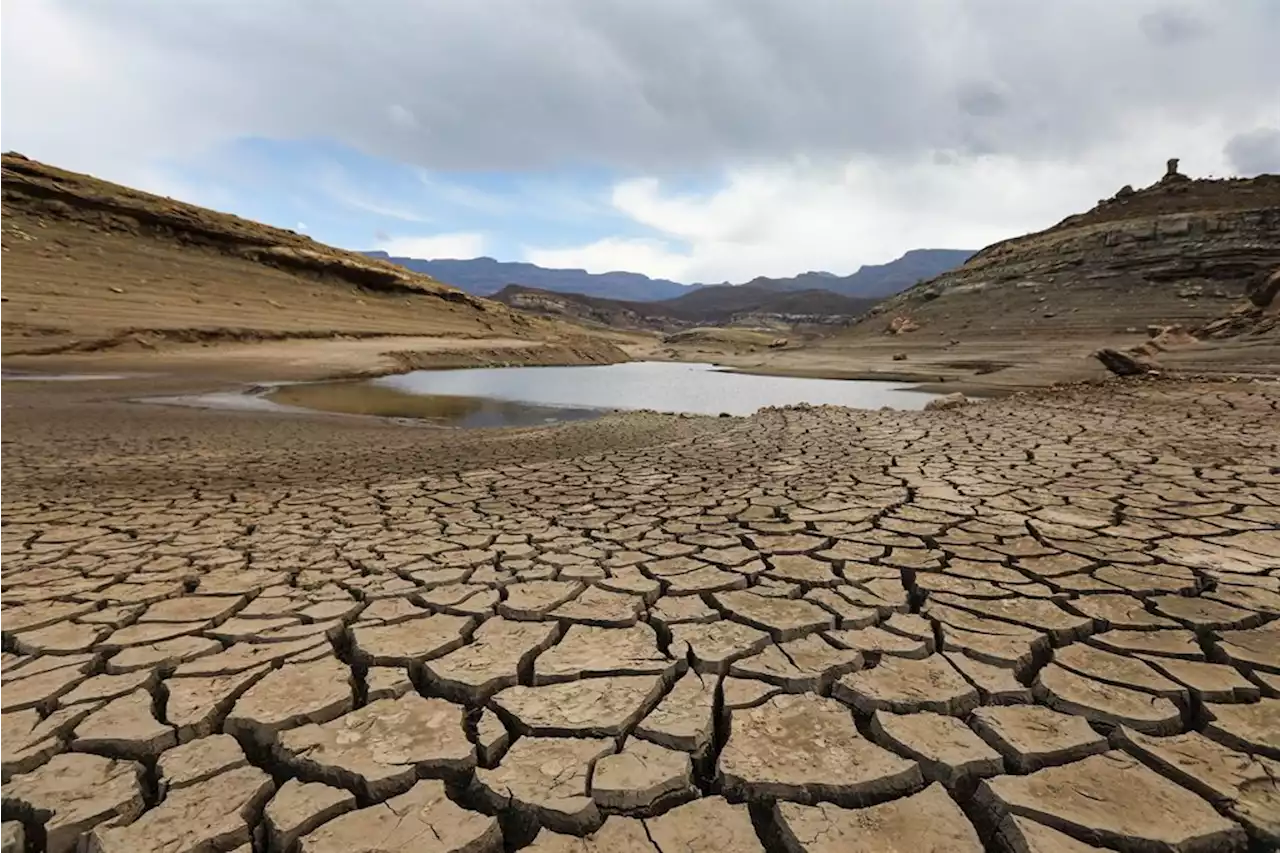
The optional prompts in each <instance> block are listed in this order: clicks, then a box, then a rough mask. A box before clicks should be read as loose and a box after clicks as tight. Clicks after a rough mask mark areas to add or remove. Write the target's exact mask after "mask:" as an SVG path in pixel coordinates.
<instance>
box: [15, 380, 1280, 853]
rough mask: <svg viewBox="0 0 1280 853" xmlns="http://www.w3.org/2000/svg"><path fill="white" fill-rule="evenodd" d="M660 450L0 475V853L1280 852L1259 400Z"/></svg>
mask: <svg viewBox="0 0 1280 853" xmlns="http://www.w3.org/2000/svg"><path fill="white" fill-rule="evenodd" d="M150 417H162V416H161V415H156V414H151V415H150ZM206 417H209V418H216V417H217V416H216V415H207V416H206ZM648 417H652V416H648ZM623 422H625V419H623ZM671 422H672V423H677V422H676V420H675V419H672V421H671ZM678 423H679V424H680V426H679V429H678V430H673V431H663V430H661V429H654V430H652V431H650V432H648V433H645V435H647V436H648V439H647V440H641V438H637V437H636V436H635V435H632V436H631V438H630V439H628V440H627V441H626V442H623V443H622V445H621V446H618V447H614V448H612V449H610V448H609V447H607V446H606V445H607V443H604V442H600V441H598V440H595V439H593V440H592V441H591V442H588V443H586V444H585V445H580V444H575V436H579V435H595V434H596V433H594V432H592V431H593V430H595V431H599V430H600V429H602V427H601V426H600V425H599V424H595V425H586V426H566V427H558V428H554V429H552V430H541V431H533V432H527V433H511V434H508V433H494V434H492V435H491V436H489V437H480V438H477V437H476V436H475V435H468V434H462V433H449V432H437V431H429V432H428V431H423V430H421V429H416V430H412V431H410V428H407V427H403V426H396V425H389V426H387V428H386V430H387V432H386V435H388V436H393V437H394V436H404V440H405V441H412V442H415V443H422V442H430V443H432V444H433V446H434V448H435V450H434V452H435V454H436V455H434V456H432V455H416V456H415V455H408V456H406V457H405V458H404V460H403V461H402V462H401V464H400V465H399V466H398V467H397V466H396V465H395V463H394V460H382V462H381V467H379V468H376V469H372V470H369V471H367V472H361V471H352V470H345V469H343V470H339V469H335V470H333V471H332V472H331V474H330V475H322V474H321V473H319V472H318V471H316V470H311V473H310V474H309V475H306V476H304V474H305V472H296V473H295V474H291V475H289V476H272V473H271V468H270V465H268V464H267V463H268V462H270V460H271V458H272V457H273V455H274V457H275V459H276V464H277V465H278V466H280V468H281V470H286V469H288V468H289V466H290V465H291V464H293V462H295V461H296V459H297V457H296V449H295V448H294V447H293V446H292V445H289V446H286V445H287V443H288V442H291V441H293V440H294V439H293V438H290V437H287V436H286V437H285V438H266V439H264V443H263V444H261V445H260V446H258V447H256V448H254V450H253V453H254V454H255V460H256V461H254V462H253V463H252V464H243V465H238V466H237V471H236V473H235V476H234V477H232V476H231V475H230V474H227V475H226V478H222V479H220V476H221V475H219V474H218V473H217V471H216V470H214V471H212V472H206V474H205V475H200V474H198V473H197V472H196V471H194V469H191V468H188V467H183V466H182V465H174V466H170V465H169V462H170V461H172V460H171V459H170V457H167V456H166V455H165V454H164V453H162V452H160V451H157V452H156V453H154V454H152V455H149V456H148V455H139V456H136V457H134V458H131V459H129V460H128V465H129V466H130V468H129V476H124V475H123V473H122V470H121V468H120V467H119V466H120V465H121V464H123V463H122V462H120V461H119V460H117V459H115V458H114V457H113V456H112V455H111V452H110V445H108V444H103V445H102V446H101V447H95V448H85V447H80V448H57V449H48V450H47V452H45V453H44V455H41V454H40V453H32V454H28V455H26V456H23V457H22V458H15V457H14V456H12V455H11V454H10V453H9V452H8V451H6V462H5V466H6V471H5V473H6V475H8V476H7V483H6V485H7V486H8V487H9V488H8V491H6V494H5V504H4V537H3V549H4V569H5V571H4V604H3V613H2V616H3V638H4V661H3V664H4V666H3V724H4V725H3V738H2V741H3V776H4V784H3V810H4V815H3V817H4V836H3V837H4V841H3V843H4V850H5V851H9V850H15V851H17V850H21V849H24V845H25V849H29V850H47V851H52V853H63V851H104V853H105V852H106V851H126V850H127V851H152V850H154V851H165V853H183V851H202V853H203V851H213V853H222V852H223V851H237V853H239V851H249V850H253V851H257V853H291V851H303V853H331V852H332V853H338V852H339V851H349V850H367V851H379V853H382V851H386V853H391V852H392V851H395V853H410V851H413V853H420V851H427V852H428V853H431V852H432V851H469V852H470V853H480V851H499V850H504V849H507V850H515V849H527V850H532V851H540V853H569V851H572V853H590V851H601V853H605V852H606V851H607V853H632V851H634V852H635V853H677V851H681V852H683V851H693V853H699V852H700V851H703V852H704V853H705V852H706V851H715V853H737V851H752V852H753V853H758V852H759V851H771V852H772V851H801V853H837V851H839V853H845V851H868V853H870V851H885V850H910V851H911V853H943V851H948V853H950V851H984V850H985V851H1015V853H1078V851H1087V850H1094V849H1110V850H1120V851H1131V853H1139V852H1140V851H1179V853H1196V851H1205V852H1206V853H1209V851H1215V853H1216V851H1251V850H1265V849H1272V848H1273V847H1274V846H1275V845H1277V844H1280V788H1278V787H1277V786H1278V782H1277V780H1280V393H1278V392H1277V390H1276V389H1275V388H1272V387H1269V386H1263V385H1257V384H1254V385H1246V384H1219V385H1208V384H1205V385H1177V384H1172V383H1149V384H1139V385H1131V386H1114V387H1112V388H1080V389H1074V390H1063V391H1059V392H1056V393H1049V392H1045V393H1037V394H1032V395H1028V396H1025V397H1015V398H1009V399H1005V400H999V401H989V402H986V403H983V404H981V405H978V406H972V407H968V408H966V409H964V410H962V411H956V412H936V413H905V412H891V411H882V412H869V411H853V410H845V409H836V408H825V407H824V408H796V409H785V410H766V411H763V412H761V413H760V414H758V415H756V416H755V417H753V418H749V419H724V420H718V419H694V420H692V421H683V422H678ZM310 429H312V430H322V429H324V427H323V426H322V425H319V426H316V425H313V426H312V427H310ZM312 434H313V433H309V432H306V431H303V432H302V433H300V435H302V436H303V438H304V439H305V438H306V436H308V435H312ZM260 435H261V436H268V433H267V432H262V433H260ZM547 435H554V436H558V437H559V438H557V439H555V441H552V442H549V443H548V441H547V440H546V436H547ZM388 440H390V439H388ZM24 441H25V439H24ZM530 442H541V443H539V444H537V445H536V446H537V448H538V450H537V452H536V453H531V456H530V458H529V459H526V460H523V461H521V460H520V453H519V450H520V448H521V447H522V446H526V443H530ZM556 442H559V443H556ZM24 446H27V447H28V449H30V448H32V447H35V446H36V445H35V444H32V443H31V442H27V444H26V445H24ZM527 446H529V447H533V446H535V445H534V444H527ZM233 450H234V448H233ZM91 451H92V452H91ZM242 451H243V449H241V450H237V451H235V452H242ZM491 451H492V452H491ZM206 463H207V464H208V465H211V466H213V467H214V468H215V469H216V465H217V463H216V462H211V461H209V460H208V459H206ZM308 470H310V469H308ZM59 472H62V474H59ZM148 472H150V473H148ZM148 476H149V477H150V479H149V480H147V481H146V485H145V487H143V486H142V485H140V484H139V482H140V481H139V480H138V479H137V478H140V477H141V478H145V477H148ZM59 484H61V485H59Z"/></svg>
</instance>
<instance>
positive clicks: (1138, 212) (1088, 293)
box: [850, 161, 1280, 341]
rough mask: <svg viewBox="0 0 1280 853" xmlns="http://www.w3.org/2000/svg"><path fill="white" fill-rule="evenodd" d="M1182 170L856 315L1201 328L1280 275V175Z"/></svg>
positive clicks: (1264, 295)
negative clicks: (1218, 176)
mask: <svg viewBox="0 0 1280 853" xmlns="http://www.w3.org/2000/svg"><path fill="white" fill-rule="evenodd" d="M1170 166H1171V168H1173V171H1172V172H1170V173H1169V174H1167V175H1166V177H1165V178H1164V179H1162V180H1161V181H1159V182H1157V183H1156V184H1154V185H1152V186H1150V187H1146V188H1144V189H1139V190H1133V189H1132V188H1131V187H1125V188H1123V189H1122V190H1121V191H1120V192H1118V193H1116V195H1115V196H1113V197H1111V198H1108V199H1104V200H1102V201H1100V202H1099V203H1098V205H1097V206H1096V207H1094V208H1093V209H1092V210H1090V211H1088V212H1087V213H1082V214H1079V215H1076V216H1070V217H1068V218H1066V219H1064V220H1063V221H1062V222H1060V223H1059V224H1057V225H1055V226H1053V227H1052V228H1049V229H1046V230H1044V231H1040V232H1037V233H1034V234H1028V235H1026V236H1022V237H1016V238H1014V239H1011V240H1005V241H1003V242H1000V243H996V244H994V245H991V246H988V247H987V248H985V249H983V250H982V251H980V252H978V253H977V254H976V255H974V256H973V257H972V258H971V259H970V260H969V261H968V262H967V263H965V264H964V266H962V267H960V268H959V269H956V270H953V271H951V272H947V273H944V274H942V275H940V276H938V277H936V278H934V279H931V280H930V281H927V282H922V283H921V284H918V285H916V286H915V287H913V288H911V289H909V290H907V291H904V292H903V293H901V294H899V295H897V296H895V297H892V298H890V299H888V300H886V301H885V302H883V303H881V304H880V305H878V306H876V308H874V309H872V311H871V312H869V313H868V315H867V316H865V317H864V318H862V319H861V320H860V321H859V322H857V323H855V324H854V325H853V326H852V327H851V330H850V333H851V334H853V335H861V336H868V337H869V336H871V335H878V334H880V333H882V332H883V331H884V330H885V329H886V327H887V326H888V325H889V324H891V323H892V322H893V321H894V320H896V319H897V318H899V317H904V316H909V317H911V319H912V320H913V322H914V323H915V324H917V325H918V326H919V331H918V332H916V335H917V336H919V335H925V336H928V337H930V338H933V337H938V336H943V337H963V338H964V339H965V340H966V341H968V340H973V339H975V338H984V337H985V338H1008V337H1022V336H1024V335H1030V334H1040V333H1050V334H1055V335H1062V334H1072V335H1074V334H1080V335H1085V334H1092V335H1096V334H1099V333H1102V334H1109V333H1115V334H1123V333H1125V332H1129V333H1132V332H1133V331H1134V330H1135V329H1141V328H1145V327H1146V326H1147V325H1148V324H1150V323H1159V324H1161V325H1170V324H1175V323H1181V324H1183V325H1184V326H1186V327H1188V328H1195V327H1197V326H1200V325H1201V324H1204V323H1207V322H1209V321H1211V320H1213V319H1215V318H1218V317H1221V316H1222V315H1224V314H1226V313H1227V312H1228V311H1229V310H1230V308H1231V306H1232V305H1233V304H1235V303H1236V302H1237V301H1240V300H1242V299H1243V298H1244V297H1245V296H1246V294H1247V295H1248V296H1249V298H1250V299H1251V300H1253V304H1254V305H1255V306H1261V305H1262V303H1263V302H1268V301H1270V300H1273V299H1274V298H1275V294H1276V292H1277V291H1280V282H1277V281H1276V280H1275V277H1274V275H1273V271H1274V270H1275V269H1276V268H1277V267H1280V175H1261V176H1259V177H1256V178H1252V179H1248V180H1243V179H1231V180H1192V179H1190V178H1188V177H1186V176H1185V175H1182V174H1180V173H1178V172H1177V171H1176V162H1172V161H1171V163H1170Z"/></svg>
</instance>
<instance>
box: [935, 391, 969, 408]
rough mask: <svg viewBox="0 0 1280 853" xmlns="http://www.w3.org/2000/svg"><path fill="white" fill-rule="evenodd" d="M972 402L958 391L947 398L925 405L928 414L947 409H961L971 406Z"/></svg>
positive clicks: (940, 398)
mask: <svg viewBox="0 0 1280 853" xmlns="http://www.w3.org/2000/svg"><path fill="white" fill-rule="evenodd" d="M970 402H972V401H971V400H970V399H969V398H968V397H966V396H965V395H963V394H961V393H960V392H959V391H957V392H956V393H954V394H948V395H946V396H945V397H938V398H937V399H935V400H930V401H929V402H927V403H925V404H924V410H925V411H926V412H935V411H939V410H945V409H959V408H961V407H962V406H967V405H969V403H970Z"/></svg>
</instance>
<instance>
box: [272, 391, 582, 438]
mask: <svg viewBox="0 0 1280 853" xmlns="http://www.w3.org/2000/svg"><path fill="white" fill-rule="evenodd" d="M266 396H267V399H269V400H271V401H272V402H273V403H278V404H280V405H283V406H297V407H300V408H305V409H321V410H323V411H327V412H341V413H344V414H350V415H377V416H379V417H385V418H416V419H419V420H426V421H433V422H436V423H439V424H442V425H448V426H455V427H521V426H539V425H541V424H546V423H554V422H557V421H579V420H587V419H590V418H596V417H600V416H601V415H603V414H604V411H602V410H600V409H591V408H581V407H560V406H538V405H529V404H526V403H520V402H513V401H510V400H495V399H492V398H487V397H468V396H462V395H452V394H426V395H424V394H414V393H410V392H406V391H401V390H399V389H396V388H387V387H384V386H381V385H377V384H374V383H371V382H366V381H352V382H318V383H312V384H306V385H286V386H283V387H281V388H278V389H276V390H274V391H272V392H271V393H269V394H267V395H266Z"/></svg>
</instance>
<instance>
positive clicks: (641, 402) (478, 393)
mask: <svg viewBox="0 0 1280 853" xmlns="http://www.w3.org/2000/svg"><path fill="white" fill-rule="evenodd" d="M367 384H369V385H371V386H374V387H378V388H384V389H391V390H394V391H399V392H403V393H407V394H413V395H430V396H444V397H473V398H474V397H479V398H484V399H488V400H499V401H506V402H512V403H524V404H528V405H533V406H540V407H552V408H567V409H655V410H657V411H659V412H689V413H692V414H702V415H718V414H720V413H721V412H727V413H728V414H731V415H749V414H752V413H753V412H755V411H756V410H757V409H759V408H762V407H764V406H785V405H788V404H792V403H811V404H813V405H815V406H816V405H821V404H824V403H830V404H833V405H837V406H851V407H854V408H860V409H878V408H880V407H881V406H890V407H892V408H895V409H919V408H923V407H924V404H925V403H926V402H928V401H929V400H931V399H933V397H934V395H933V394H925V393H922V392H918V391H908V390H903V389H904V388H906V387H908V386H905V385H902V384H900V383H895V382H868V381H854V380H844V379H798V378H792V377H783V376H758V375H755V374H748V373H731V372H729V371H725V370H720V369H718V368H716V367H715V366H714V365H711V364H687V363H680V362H658V361H639V362H629V363H627V364H610V365H599V366H590V367H501V368H483V369H470V370H418V371H414V372H412V373H403V374H399V375H396V376H383V377H380V378H378V379H373V380H369V382H368V383H367Z"/></svg>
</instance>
